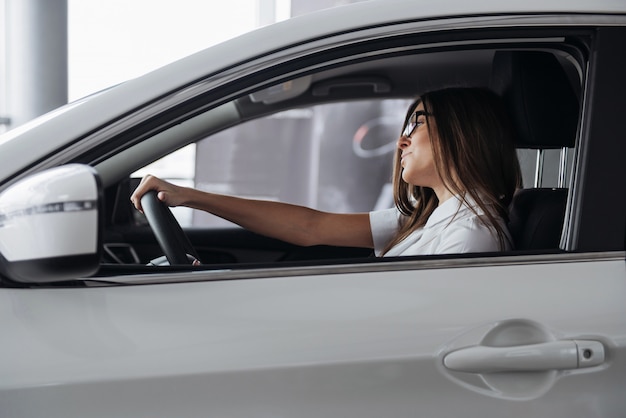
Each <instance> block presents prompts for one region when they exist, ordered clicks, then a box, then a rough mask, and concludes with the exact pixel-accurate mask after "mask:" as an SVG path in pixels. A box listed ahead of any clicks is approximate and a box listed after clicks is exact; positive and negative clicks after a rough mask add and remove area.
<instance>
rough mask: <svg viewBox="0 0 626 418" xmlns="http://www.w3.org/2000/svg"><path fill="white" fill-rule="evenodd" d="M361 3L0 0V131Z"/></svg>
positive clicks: (309, 0)
mask: <svg viewBox="0 0 626 418" xmlns="http://www.w3.org/2000/svg"><path fill="white" fill-rule="evenodd" d="M357 1H362V0H229V1H216V0H177V1H175V2H172V1H168V0H0V22H2V25H1V26H0V28H1V29H0V133H2V132H5V131H6V130H9V129H11V128H14V127H16V126H19V125H21V124H23V123H25V122H27V121H29V120H31V119H33V118H34V117H36V116H39V115H41V114H43V113H46V112H48V111H49V110H52V109H55V108H57V107H59V106H61V105H63V104H65V103H67V102H68V101H69V102H71V101H73V100H76V99H78V98H81V97H83V96H86V95H88V94H91V93H94V92H96V91H99V90H102V89H104V88H107V87H109V86H112V85H115V84H118V83H121V82H123V81H125V80H128V79H131V78H134V77H137V76H140V75H142V74H145V73H146V72H149V71H150V70H153V69H155V68H158V67H160V66H162V65H165V64H167V63H169V62H171V61H174V60H176V59H178V58H182V57H184V56H187V55H189V54H192V53H194V52H197V51H199V50H201V49H204V48H207V47H209V46H211V45H214V44H216V43H219V42H221V41H224V40H226V39H229V38H232V37H235V36H237V35H239V34H242V33H244V32H248V31H250V30H253V29H255V28H257V27H260V26H264V25H268V24H271V23H274V22H277V21H280V20H284V19H289V18H290V17H292V16H297V15H301V14H305V13H310V12H313V11H315V10H319V9H324V8H330V7H337V6H341V5H344V4H347V3H355V2H357Z"/></svg>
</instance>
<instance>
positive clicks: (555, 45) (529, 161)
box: [90, 34, 585, 276]
mask: <svg viewBox="0 0 626 418" xmlns="http://www.w3.org/2000/svg"><path fill="white" fill-rule="evenodd" d="M522 35H523V36H522ZM522 35H519V36H520V37H519V39H515V38H513V36H511V35H507V36H506V40H502V39H501V38H500V37H494V42H493V43H485V42H476V43H473V42H472V41H471V40H466V41H464V42H456V43H455V42H446V43H444V42H431V43H428V44H425V43H424V40H419V42H418V41H416V40H415V39H413V38H411V37H405V38H398V39H396V40H394V41H393V42H391V41H386V42H387V43H382V42H381V45H378V44H372V43H370V44H367V45H363V46H352V47H351V48H352V49H350V50H349V53H347V52H346V51H345V50H341V51H339V50H338V51H330V52H325V53H321V54H318V55H319V56H311V57H309V58H307V59H300V60H298V61H293V62H286V63H283V64H282V65H277V66H275V68H271V69H267V70H266V71H265V72H264V73H263V74H260V75H259V74H252V75H251V76H250V77H249V78H248V79H245V80H244V81H242V82H240V84H238V85H236V86H232V85H228V86H226V87H223V88H222V90H219V91H218V92H213V93H212V94H211V95H209V94H207V96H206V98H204V99H203V98H202V97H200V98H198V99H196V100H195V101H193V102H192V101H190V102H192V103H187V104H186V106H187V107H186V108H185V109H186V110H184V112H185V113H184V115H185V116H179V118H178V119H175V118H174V117H173V116H171V115H170V118H171V120H175V122H176V123H170V122H162V126H163V127H162V128H161V129H153V130H152V131H151V132H150V133H149V134H146V135H145V137H144V139H142V140H141V141H138V140H133V141H131V140H129V138H125V139H124V138H121V139H120V141H119V148H118V149H114V150H111V151H110V152H109V153H108V154H107V157H106V158H102V157H98V159H96V158H95V157H94V158H92V159H91V160H90V163H92V164H93V165H94V166H95V168H96V169H97V171H98V172H99V174H100V176H101V178H102V182H103V184H104V185H105V202H106V214H105V217H106V221H105V231H104V234H103V239H104V244H105V245H104V247H105V251H104V252H103V253H102V266H101V268H100V271H99V272H98V273H97V275H98V276H110V275H124V274H138V273H152V272H155V271H157V270H158V271H163V270H162V269H166V270H165V271H171V270H181V269H182V270H189V269H201V270H202V269H204V270H206V269H216V270H217V269H246V268H255V267H260V266H261V267H264V268H268V267H279V268H280V267H289V266H303V265H305V266H309V265H310V266H324V265H333V264H338V263H342V264H346V263H347V264H350V263H365V262H381V261H397V260H394V259H389V260H381V259H379V258H376V257H373V255H372V251H371V250H369V249H362V248H335V247H326V246H318V247H298V246H295V245H292V244H288V243H285V242H281V241H278V240H274V239H270V238H267V237H263V236H259V235H256V234H253V233H251V232H249V231H246V230H244V229H242V228H239V227H231V226H228V227H220V228H210V229H209V228H204V227H201V226H191V227H185V228H184V231H185V236H186V237H188V239H189V242H190V248H189V251H195V252H196V254H197V257H198V259H200V261H201V262H202V265H201V266H194V267H192V266H189V265H180V266H178V265H176V266H160V267H158V268H155V267H154V266H150V265H148V264H149V263H151V260H155V259H157V258H158V257H160V256H161V255H162V254H163V251H162V249H161V247H160V246H159V244H158V242H157V240H156V239H155V235H154V233H153V231H152V229H151V228H150V226H149V225H148V223H147V222H146V220H145V219H144V218H143V217H142V216H141V215H140V214H138V213H137V212H136V211H135V210H134V208H132V207H131V204H130V202H129V196H130V194H131V193H132V190H133V189H134V187H136V184H137V182H138V181H139V178H137V177H133V176H132V173H134V172H136V171H137V170H139V169H141V168H142V167H144V166H146V165H148V164H150V163H153V162H154V161H156V160H158V159H159V158H161V157H163V156H165V155H167V154H169V153H171V152H173V151H175V150H177V149H180V148H182V147H184V146H186V145H188V144H192V143H196V142H197V141H200V140H207V141H210V140H211V138H212V137H213V136H215V135H217V134H219V133H220V132H222V131H225V130H226V129H229V128H232V127H235V126H237V125H240V124H243V123H245V122H249V121H253V122H252V123H254V121H256V120H260V119H261V118H263V117H268V116H271V115H277V114H280V112H284V111H287V110H294V109H306V108H310V107H311V106H315V105H319V104H324V103H347V104H350V103H352V102H355V101H359V100H381V99H407V100H408V99H412V98H414V97H416V96H417V95H418V94H419V93H420V92H422V91H426V90H429V89H433V88H441V87H445V86H481V87H488V88H490V89H493V90H494V91H496V92H497V93H498V94H500V95H501V96H502V97H503V98H504V100H505V103H506V105H507V107H508V109H509V111H510V114H511V117H512V120H513V121H514V124H515V127H516V129H517V131H518V135H519V137H518V140H519V143H518V148H519V156H520V163H521V164H522V169H523V174H524V188H523V189H521V190H519V191H518V193H517V194H516V196H515V198H514V201H513V203H512V205H511V210H510V219H509V224H508V225H509V229H510V231H511V233H512V235H513V238H514V242H515V246H516V247H515V250H514V251H512V252H511V254H514V255H519V254H522V255H523V254H535V253H550V252H561V251H564V250H568V248H566V244H565V242H566V240H565V236H566V231H567V228H564V225H566V222H567V219H568V216H566V214H567V208H568V199H571V193H570V192H569V191H570V187H571V186H570V184H571V179H572V176H573V173H574V171H575V166H574V165H575V164H574V160H575V150H576V147H575V145H576V138H577V131H578V125H579V112H580V107H581V96H582V85H583V82H584V80H583V75H582V74H583V72H584V71H583V68H584V66H585V61H584V48H582V47H574V46H573V43H572V42H569V41H566V40H565V38H554V37H552V36H550V37H548V36H547V35H546V36H545V37H537V38H532V39H530V38H528V35H526V34H522ZM500 36H501V35H500ZM274 74H275V75H274ZM261 75H262V76H263V77H260V76H261ZM255 76H256V77H257V78H256V79H255ZM261 78H262V79H263V81H257V80H260V79H261ZM218 94H219V96H218ZM217 97H219V99H217ZM190 109H192V110H190ZM182 114H183V111H182V110H181V115H182ZM399 116H400V118H402V117H403V115H399ZM165 120H166V116H164V121H165ZM399 129H400V127H399V126H398V127H397V130H398V131H399ZM129 135H130V134H129ZM134 135H136V134H134ZM396 139H397V138H395V137H392V138H387V139H386V141H387V142H388V143H395V140H396ZM333 141H352V138H351V137H347V138H341V137H337V138H333ZM101 154H102V153H101ZM388 155H389V158H391V154H388ZM216 158H218V157H216ZM374 168H376V167H374ZM389 175H390V173H389ZM511 254H506V255H511ZM494 255H495V256H499V255H501V254H490V256H494ZM481 256H485V254H471V255H463V256H462V257H481ZM432 257H439V258H441V257H440V256H432ZM455 257H457V256H455V255H449V256H443V258H445V259H453V258H455ZM422 258H424V257H416V259H422Z"/></svg>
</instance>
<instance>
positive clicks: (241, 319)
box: [0, 23, 626, 417]
mask: <svg viewBox="0 0 626 418" xmlns="http://www.w3.org/2000/svg"><path fill="white" fill-rule="evenodd" d="M510 24H512V23H510ZM585 33H586V34H589V35H590V44H589V48H590V57H591V58H590V59H589V61H588V65H589V67H588V76H587V77H586V78H585V79H586V80H587V84H586V86H585V89H584V95H585V100H584V107H583V109H582V113H581V115H582V116H581V123H580V124H579V129H580V132H579V151H578V154H577V156H576V159H577V162H576V164H577V167H579V168H578V169H577V170H576V174H575V176H574V179H573V180H572V183H571V184H572V188H573V189H572V193H571V194H570V198H569V204H568V212H567V217H566V225H567V226H566V233H565V235H564V242H563V245H562V248H561V249H560V250H559V251H547V252H529V253H510V254H472V255H453V256H432V257H407V258H397V259H369V260H367V261H362V260H359V262H353V263H342V264H332V263H307V264H299V265H288V266H279V265H271V266H269V267H268V266H265V267H258V266H255V267H254V268H248V269H245V268H244V269H236V268H235V269H232V268H230V269H208V270H202V269H200V270H195V271H193V272H192V273H190V272H188V271H185V272H180V271H173V270H171V269H169V270H168V269H164V270H161V271H156V272H153V273H151V274H146V273H145V272H142V274H138V275H133V274H130V275H126V276H124V277H116V276H115V275H109V276H107V277H106V279H107V280H109V281H110V282H113V283H115V284H116V285H114V286H111V285H110V283H93V285H92V286H86V287H56V288H36V289H27V288H26V289H24V288H14V289H9V288H4V289H2V292H0V329H2V330H3V332H4V333H5V335H6V336H8V337H10V338H7V339H6V340H5V341H4V342H3V344H2V348H0V350H1V351H0V353H1V354H2V355H0V358H3V359H11V361H3V362H2V369H1V374H0V375H2V376H3V379H0V407H1V410H2V411H3V413H6V414H7V416H9V417H12V416H29V417H37V416H47V417H53V416H58V417H78V416H92V417H99V416H102V417H105V416H107V417H108V416H133V417H141V416H146V417H154V416H177V417H193V416H207V415H209V416H232V417H235V416H241V417H244V416H260V417H276V416H298V417H308V416H311V417H312V416H341V417H347V416H358V417H380V416H397V417H404V416H464V417H485V416H502V415H506V416H511V417H515V416H519V417H526V416H554V417H560V416H561V417H570V416H619V415H620V414H622V411H623V410H624V408H625V407H626V403H625V401H624V399H623V393H624V392H625V390H626V381H625V379H624V378H623V376H624V371H625V370H626V351H625V350H626V338H625V335H626V305H624V303H623V299H624V295H626V262H625V254H624V233H625V231H626V227H625V221H626V219H625V216H624V214H625V213H626V210H625V207H626V205H625V201H624V198H625V196H623V192H622V194H621V195H620V193H619V191H623V190H625V189H626V188H625V187H624V186H625V184H624V179H625V178H626V176H624V167H623V164H620V162H619V161H618V159H620V158H621V156H623V155H624V151H625V150H624V147H625V145H624V144H625V143H626V141H622V140H620V138H621V137H622V136H623V135H622V134H621V133H620V130H619V126H618V123H619V121H620V117H621V116H620V115H621V114H622V113H623V112H621V111H620V110H624V109H623V107H624V105H623V103H622V102H621V98H622V97H624V93H626V91H625V90H626V83H624V81H623V80H622V77H621V73H622V69H623V68H624V57H623V54H621V53H620V51H621V49H620V48H621V47H620V45H623V44H624V41H625V40H626V35H625V32H624V30H623V28H608V27H607V28H598V29H596V28H586V31H585ZM468 40H469V39H468ZM474 40H475V39H474ZM586 70H587V69H586ZM607 184H610V185H611V186H612V187H613V189H614V190H616V191H617V192H616V193H615V195H613V196H612V200H613V201H612V204H610V205H607V204H605V202H604V200H605V199H603V198H602V197H604V194H603V192H604V191H606V187H607Z"/></svg>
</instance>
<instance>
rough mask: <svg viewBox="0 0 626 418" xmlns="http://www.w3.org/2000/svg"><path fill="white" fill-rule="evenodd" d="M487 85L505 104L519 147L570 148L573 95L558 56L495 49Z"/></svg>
mask: <svg viewBox="0 0 626 418" xmlns="http://www.w3.org/2000/svg"><path fill="white" fill-rule="evenodd" d="M491 88H492V89H493V90H494V91H495V92H496V93H498V94H500V95H501V96H502V97H503V99H504V100H505V102H506V103H507V105H508V106H509V110H510V113H511V117H512V119H513V123H514V124H515V127H516V129H517V134H518V144H517V146H518V147H519V148H561V147H573V146H574V142H575V139H576V129H577V125H578V112H579V104H578V98H577V95H576V93H575V91H574V89H573V88H572V84H571V83H570V80H569V79H568V77H567V74H566V72H565V71H564V69H563V66H562V65H561V63H560V62H559V61H558V59H557V58H556V57H555V56H554V55H553V54H551V53H549V52H542V51H498V52H496V54H495V56H494V60H493V67H492V74H491Z"/></svg>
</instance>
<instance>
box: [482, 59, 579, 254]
mask: <svg viewBox="0 0 626 418" xmlns="http://www.w3.org/2000/svg"><path fill="white" fill-rule="evenodd" d="M491 88H492V89H493V90H494V91H496V92H497V93H498V94H500V95H501V96H502V97H503V99H504V101H505V103H506V104H507V106H508V107H509V111H510V114H511V118H512V120H513V124H514V126H515V128H516V131H517V135H518V137H517V147H518V148H532V149H554V148H563V147H573V146H574V143H575V139H576V130H577V127H578V112H579V103H578V97H577V95H576V92H575V91H574V89H573V87H572V84H571V83H570V80H569V79H568V77H567V74H566V73H565V71H564V69H563V67H562V65H561V64H560V63H559V61H558V60H557V58H556V57H555V56H554V55H553V54H551V53H549V52H542V51H506V52H497V53H496V55H495V57H494V61H493V68H492V77H491ZM567 194H568V190H567V189H565V188H560V189H547V188H536V189H532V188H531V189H522V190H519V191H518V192H517V193H516V194H515V196H514V198H513V200H512V202H511V206H510V211H509V223H508V227H509V231H510V232H511V235H512V237H513V242H514V245H515V248H516V249H518V250H541V249H557V248H559V243H560V240H561V233H562V230H563V222H564V218H565V208H566V203H567Z"/></svg>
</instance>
